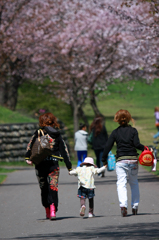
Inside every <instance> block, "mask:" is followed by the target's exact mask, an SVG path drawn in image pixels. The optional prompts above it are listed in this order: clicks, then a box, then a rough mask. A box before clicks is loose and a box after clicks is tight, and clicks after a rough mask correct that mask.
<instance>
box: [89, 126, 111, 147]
mask: <svg viewBox="0 0 159 240" xmlns="http://www.w3.org/2000/svg"><path fill="white" fill-rule="evenodd" d="M107 140H108V133H107V130H106V128H105V126H103V128H102V131H101V132H100V133H99V134H98V135H97V136H95V129H94V128H93V142H92V148H93V149H94V150H98V149H104V147H105V144H106V142H107Z"/></svg>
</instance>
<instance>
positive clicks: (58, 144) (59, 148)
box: [25, 126, 72, 170]
mask: <svg viewBox="0 0 159 240" xmlns="http://www.w3.org/2000/svg"><path fill="white" fill-rule="evenodd" d="M41 129H42V130H43V132H44V134H45V135H46V134H49V136H50V137H51V138H52V139H53V142H54V145H53V151H52V156H57V157H58V158H59V160H61V161H62V160H64V162H65V164H66V167H67V169H68V170H70V169H71V168H72V163H71V161H70V157H69V152H68V149H67V146H66V144H65V142H64V140H63V139H62V137H61V134H60V131H58V130H56V129H54V128H53V127H50V126H49V127H44V128H41ZM40 135H42V134H41V133H40ZM37 137H38V130H36V131H35V133H34V135H33V136H32V138H31V140H30V142H29V144H28V146H27V151H26V154H25V160H29V159H30V156H31V149H32V146H33V144H34V142H35V140H36V138H37Z"/></svg>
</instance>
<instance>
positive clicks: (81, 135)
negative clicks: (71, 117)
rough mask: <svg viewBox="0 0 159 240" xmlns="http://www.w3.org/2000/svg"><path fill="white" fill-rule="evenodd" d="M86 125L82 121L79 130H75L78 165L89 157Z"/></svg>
mask: <svg viewBox="0 0 159 240" xmlns="http://www.w3.org/2000/svg"><path fill="white" fill-rule="evenodd" d="M86 129H87V127H86V125H85V124H84V123H80V126H79V130H78V131H77V132H75V147H74V150H75V151H77V158H78V162H77V167H79V166H80V164H81V163H82V162H83V161H84V159H85V158H86V157H87V137H88V133H87V132H86Z"/></svg>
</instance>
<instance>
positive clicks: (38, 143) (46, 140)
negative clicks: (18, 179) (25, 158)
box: [30, 129, 54, 165]
mask: <svg viewBox="0 0 159 240" xmlns="http://www.w3.org/2000/svg"><path fill="white" fill-rule="evenodd" d="M40 132H41V133H42V136H40ZM53 145H54V139H52V138H51V137H50V136H49V134H46V135H44V132H43V131H42V130H41V129H40V130H38V137H37V138H36V140H35V143H34V144H33V147H32V149H31V156H30V161H32V162H33V163H34V164H36V165H38V164H39V163H41V162H42V161H43V160H44V159H45V158H46V157H47V156H49V155H52V151H53Z"/></svg>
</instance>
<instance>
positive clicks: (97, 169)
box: [94, 165, 107, 174]
mask: <svg viewBox="0 0 159 240" xmlns="http://www.w3.org/2000/svg"><path fill="white" fill-rule="evenodd" d="M106 167H107V165H104V166H103V167H101V168H94V174H99V173H101V172H104V170H105V169H106Z"/></svg>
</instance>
